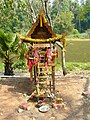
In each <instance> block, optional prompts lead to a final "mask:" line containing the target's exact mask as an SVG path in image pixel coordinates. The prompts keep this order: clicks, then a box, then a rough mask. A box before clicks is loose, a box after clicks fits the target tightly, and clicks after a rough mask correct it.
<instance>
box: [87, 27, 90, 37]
mask: <svg viewBox="0 0 90 120" xmlns="http://www.w3.org/2000/svg"><path fill="white" fill-rule="evenodd" d="M86 33H87V36H88V38H89V39H90V29H87V31H86Z"/></svg>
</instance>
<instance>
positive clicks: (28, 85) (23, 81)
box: [0, 77, 34, 95]
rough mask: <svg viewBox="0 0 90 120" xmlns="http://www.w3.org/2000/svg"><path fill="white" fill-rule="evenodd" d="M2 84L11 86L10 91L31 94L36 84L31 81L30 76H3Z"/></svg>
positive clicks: (0, 81) (0, 82)
mask: <svg viewBox="0 0 90 120" xmlns="http://www.w3.org/2000/svg"><path fill="white" fill-rule="evenodd" d="M0 84H1V85H7V86H9V88H8V91H10V92H13V93H14V92H15V93H16V92H18V93H23V94H24V93H26V94H28V95H29V94H31V93H32V91H33V89H34V84H33V83H32V82H30V79H29V78H22V77H20V78H3V80H2V78H1V79H0Z"/></svg>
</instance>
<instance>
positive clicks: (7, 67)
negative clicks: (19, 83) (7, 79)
mask: <svg viewBox="0 0 90 120" xmlns="http://www.w3.org/2000/svg"><path fill="white" fill-rule="evenodd" d="M4 69H5V72H4V75H14V73H13V67H12V63H8V62H6V63H5V67H4Z"/></svg>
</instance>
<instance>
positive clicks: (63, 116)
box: [0, 73, 90, 120]
mask: <svg viewBox="0 0 90 120" xmlns="http://www.w3.org/2000/svg"><path fill="white" fill-rule="evenodd" d="M32 90H33V89H32V84H31V83H30V82H29V78H0V120H90V100H89V99H88V98H86V97H83V96H82V95H81V93H82V92H83V91H90V73H71V74H68V75H67V76H66V77H63V76H58V77H57V76H56V91H59V96H60V97H61V98H63V100H64V102H65V104H66V109H65V110H64V109H57V110H56V109H54V108H52V109H50V111H48V112H47V113H40V112H39V111H38V109H37V108H35V106H34V104H32V108H31V109H30V111H24V112H22V113H18V112H17V109H18V106H19V105H20V104H21V103H23V102H26V101H27V94H28V93H29V94H30V93H32Z"/></svg>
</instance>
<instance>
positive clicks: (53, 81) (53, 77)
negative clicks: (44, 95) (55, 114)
mask: <svg viewBox="0 0 90 120" xmlns="http://www.w3.org/2000/svg"><path fill="white" fill-rule="evenodd" d="M52 84H53V93H54V94H55V66H52Z"/></svg>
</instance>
